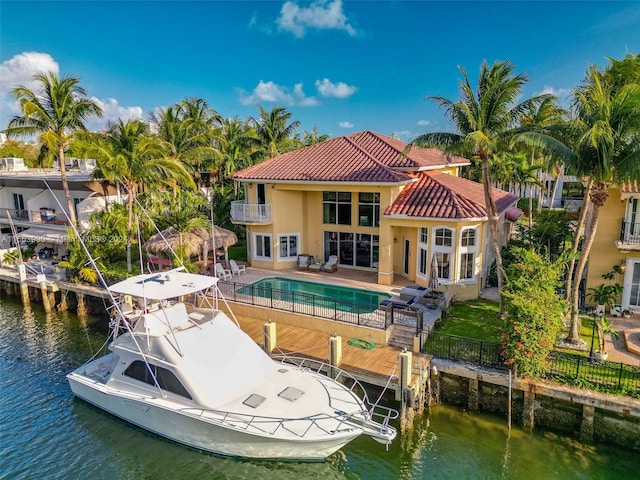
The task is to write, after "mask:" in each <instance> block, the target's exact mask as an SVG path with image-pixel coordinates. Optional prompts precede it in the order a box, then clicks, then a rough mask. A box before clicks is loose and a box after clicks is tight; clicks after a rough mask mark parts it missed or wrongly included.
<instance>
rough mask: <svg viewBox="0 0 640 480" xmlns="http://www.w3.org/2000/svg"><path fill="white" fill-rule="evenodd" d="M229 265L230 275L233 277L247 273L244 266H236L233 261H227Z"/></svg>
mask: <svg viewBox="0 0 640 480" xmlns="http://www.w3.org/2000/svg"><path fill="white" fill-rule="evenodd" d="M229 265H230V266H231V273H232V274H234V275H240V274H241V273H247V268H246V267H245V266H244V265H238V264H237V263H236V261H235V260H229Z"/></svg>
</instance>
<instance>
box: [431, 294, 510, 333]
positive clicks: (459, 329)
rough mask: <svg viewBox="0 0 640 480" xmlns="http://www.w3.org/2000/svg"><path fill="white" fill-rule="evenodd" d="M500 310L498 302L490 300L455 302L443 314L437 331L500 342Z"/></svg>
mask: <svg viewBox="0 0 640 480" xmlns="http://www.w3.org/2000/svg"><path fill="white" fill-rule="evenodd" d="M498 311H499V310H498V304H497V303H496V302H491V301H489V300H472V301H468V302H455V303H453V304H452V305H451V307H449V308H448V309H447V311H446V312H445V314H444V315H443V319H442V324H441V326H440V327H438V329H437V332H438V333H446V334H449V335H458V336H461V337H468V338H475V339H477V340H488V341H491V342H499V341H500V331H501V326H500V322H499V321H498Z"/></svg>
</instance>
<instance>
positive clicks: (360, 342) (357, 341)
mask: <svg viewBox="0 0 640 480" xmlns="http://www.w3.org/2000/svg"><path fill="white" fill-rule="evenodd" d="M347 343H348V344H349V345H351V346H352V347H356V348H360V349H362V350H373V349H374V348H376V344H375V343H373V342H370V341H369V340H365V339H364V338H352V339H351V340H349V341H348V342H347Z"/></svg>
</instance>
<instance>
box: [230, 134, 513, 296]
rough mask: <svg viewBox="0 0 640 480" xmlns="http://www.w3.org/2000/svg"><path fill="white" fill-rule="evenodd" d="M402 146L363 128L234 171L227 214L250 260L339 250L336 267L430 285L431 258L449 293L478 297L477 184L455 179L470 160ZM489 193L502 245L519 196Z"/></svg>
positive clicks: (485, 238)
mask: <svg viewBox="0 0 640 480" xmlns="http://www.w3.org/2000/svg"><path fill="white" fill-rule="evenodd" d="M406 147H407V144H406V143H405V142H402V141H400V140H398V139H394V138H390V137H387V136H384V135H380V134H378V133H375V132H370V131H364V132H359V133H354V134H352V135H347V136H343V137H338V138H334V139H330V140H326V141H324V142H322V143H319V144H316V145H312V146H308V147H305V148H302V149H299V150H296V151H292V152H289V153H285V154H283V155H279V156H277V157H275V158H273V159H270V160H268V161H265V162H263V163H261V164H258V165H254V166H252V167H250V168H247V169H245V170H243V171H241V172H238V173H237V174H236V175H235V176H234V179H235V181H236V182H239V183H241V184H243V185H244V187H245V200H243V201H240V202H235V203H233V204H232V208H231V217H232V221H233V222H234V223H235V224H241V225H246V228H247V239H248V242H247V243H248V258H249V259H250V261H251V263H252V265H254V266H256V267H258V268H265V269H272V270H281V269H287V268H293V267H295V266H296V261H297V257H298V255H299V254H308V255H313V256H314V257H315V259H316V261H326V260H327V259H328V258H329V256H330V255H337V256H338V258H339V265H340V268H353V269H362V270H368V271H375V272H377V280H378V283H379V284H384V285H390V284H392V283H393V279H394V276H396V275H400V276H403V277H406V278H407V279H410V280H412V281H415V282H416V283H418V284H421V285H424V286H427V285H428V284H429V280H430V277H431V275H432V273H431V271H432V268H431V266H432V265H436V264H437V276H438V281H439V283H440V284H441V285H444V286H446V287H445V288H447V290H448V292H449V294H451V295H455V296H456V297H457V298H463V299H468V298H477V297H478V295H479V294H480V291H481V290H482V287H483V285H484V282H485V280H486V277H487V274H488V270H489V267H490V265H491V262H492V260H493V258H492V254H491V252H492V249H491V248H489V247H490V235H489V232H488V221H487V213H486V208H485V201H484V192H483V186H482V185H481V184H479V183H477V182H472V181H470V180H467V179H464V178H461V177H459V176H458V174H459V172H460V168H461V167H464V166H466V165H469V164H470V162H469V160H467V159H465V158H461V157H457V156H450V155H447V154H445V153H443V152H442V151H440V150H437V149H428V148H419V147H413V148H411V149H410V150H409V151H408V152H406ZM493 197H494V199H495V201H496V205H497V209H498V215H499V217H498V219H497V221H498V222H499V227H500V232H501V235H502V238H501V241H502V242H505V241H506V239H507V237H508V235H509V233H510V229H511V224H512V222H514V221H515V220H517V218H518V216H519V215H520V214H521V213H522V212H521V211H519V210H518V209H517V208H515V204H516V202H517V200H518V197H516V196H515V195H512V194H510V193H507V192H504V191H502V190H498V189H493ZM434 259H435V261H434ZM431 280H433V279H431Z"/></svg>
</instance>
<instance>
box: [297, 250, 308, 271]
mask: <svg viewBox="0 0 640 480" xmlns="http://www.w3.org/2000/svg"><path fill="white" fill-rule="evenodd" d="M298 270H309V255H306V254H300V255H298Z"/></svg>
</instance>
